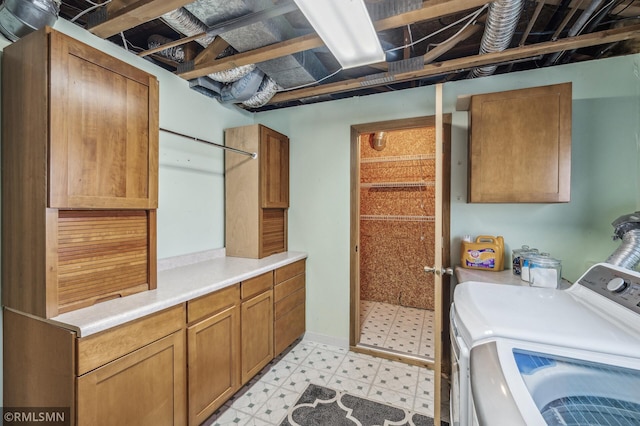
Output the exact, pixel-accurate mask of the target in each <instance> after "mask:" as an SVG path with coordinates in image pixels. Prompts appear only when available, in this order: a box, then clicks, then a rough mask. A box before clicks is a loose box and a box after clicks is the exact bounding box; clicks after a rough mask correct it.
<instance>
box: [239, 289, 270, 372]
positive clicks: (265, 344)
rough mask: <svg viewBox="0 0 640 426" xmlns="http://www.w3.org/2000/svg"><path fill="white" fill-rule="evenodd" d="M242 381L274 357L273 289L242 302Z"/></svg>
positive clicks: (258, 370)
mask: <svg viewBox="0 0 640 426" xmlns="http://www.w3.org/2000/svg"><path fill="white" fill-rule="evenodd" d="M241 324H242V383H243V384H244V383H246V382H248V381H249V380H250V379H251V378H252V377H253V376H255V375H256V374H257V373H258V372H260V370H262V368H263V367H264V366H265V365H267V364H268V363H269V361H271V360H272V359H273V290H269V291H265V292H264V293H262V294H259V295H258V296H255V297H253V298H251V299H248V300H246V301H244V302H242V319H241Z"/></svg>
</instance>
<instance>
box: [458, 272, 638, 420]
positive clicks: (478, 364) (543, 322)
mask: <svg viewBox="0 0 640 426" xmlns="http://www.w3.org/2000/svg"><path fill="white" fill-rule="evenodd" d="M451 340H452V358H453V359H452V364H453V365H452V370H453V375H452V381H453V383H452V395H451V405H452V412H451V421H452V423H453V425H461V426H467V425H470V424H475V423H479V424H482V425H492V426H493V425H500V424H504V425H509V426H515V425H519V424H522V425H535V424H540V425H544V424H553V423H548V422H546V420H541V419H546V417H545V416H546V415H547V414H545V413H546V411H545V410H548V409H555V410H556V412H560V411H563V410H565V411H564V412H568V411H566V407H565V408H559V407H561V405H560V404H561V403H562V401H563V400H564V401H573V402H575V401H578V400H580V401H587V399H585V398H587V397H591V396H593V397H594V398H595V397H600V398H609V400H610V402H611V403H612V404H617V403H628V405H627V406H626V408H625V410H626V411H622V412H621V413H622V414H621V415H622V417H621V418H622V419H626V418H628V417H629V416H631V419H633V421H636V423H624V422H623V421H621V423H603V422H593V423H585V424H593V425H599V424H632V425H640V401H638V400H637V399H638V398H636V399H634V397H632V396H634V395H635V396H638V395H640V379H639V377H640V376H639V375H638V374H637V373H638V371H640V273H638V272H634V271H631V270H629V269H624V268H620V267H616V266H613V265H610V264H606V263H601V264H597V265H595V266H593V267H591V268H590V269H589V270H588V271H587V272H585V273H584V274H583V276H582V277H581V278H580V279H579V280H578V281H577V282H576V283H575V284H574V285H572V286H571V288H569V289H567V290H557V289H548V288H534V287H525V286H509V285H504V284H488V283H480V282H465V283H462V284H459V285H458V286H457V287H456V290H455V293H454V304H453V305H452V309H451ZM527 357H529V358H527ZM526 359H530V360H535V361H539V362H542V363H543V364H544V363H549V365H551V366H547V368H540V369H539V370H535V371H534V372H535V373H536V374H532V373H531V371H533V370H530V371H529V372H528V373H527V372H525V371H527V367H526V365H525V364H526V362H527V361H525V360H526ZM543 360H546V361H543ZM545 365H546V364H545ZM617 368H620V369H623V370H616V369H617ZM616 371H617V373H616ZM621 372H624V374H627V375H628V378H629V379H628V381H624V382H621V383H623V384H624V385H625V386H626V387H627V388H628V395H630V396H626V397H625V396H623V395H622V394H619V393H615V394H614V393H610V394H607V393H606V392H605V391H603V389H605V388H602V387H601V388H597V387H596V385H595V383H596V382H600V381H603V380H604V381H607V380H609V379H611V378H612V377H614V376H616V374H622V373H621ZM543 376H544V380H543V379H541V377H543ZM547 376H553V377H552V379H548V378H547ZM577 377H580V379H579V380H577V379H576V378H577ZM616 377H617V376H616ZM578 382H581V383H583V384H584V386H583V390H580V389H578V387H577V386H576V383H578ZM609 382H610V384H611V386H612V387H613V388H616V389H618V388H619V386H617V385H616V384H617V382H615V381H611V380H609ZM589 388H591V389H592V390H594V391H595V390H596V388H597V390H598V392H592V393H589V392H588V390H589ZM549 389H562V392H559V393H549V392H548V391H549ZM545 392H546V394H545ZM563 398H564V399H563ZM567 398H568V399H567ZM576 398H577V399H576ZM580 398H582V399H580ZM541 401H542V402H541ZM612 401H617V402H612ZM550 404H551V405H550ZM553 404H555V405H553ZM606 406H607V405H606V404H605V407H606ZM533 407H535V409H534V408H533ZM589 409H590V410H591V408H589ZM576 412H577V411H576ZM509 413H510V414H509ZM634 416H635V417H634ZM563 421H564V420H563ZM624 421H626V420H624ZM557 424H564V423H561V422H560V423H557ZM567 424H571V423H567ZM573 424H582V423H580V422H578V423H573Z"/></svg>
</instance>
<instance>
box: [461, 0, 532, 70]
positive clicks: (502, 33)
mask: <svg viewBox="0 0 640 426" xmlns="http://www.w3.org/2000/svg"><path fill="white" fill-rule="evenodd" d="M522 5H523V1H522V0H497V1H494V2H493V3H491V4H490V5H489V13H488V15H487V21H486V24H485V29H484V34H483V35H482V41H481V42H480V54H481V55H482V54H485V53H493V52H501V51H503V50H505V49H506V48H508V47H509V44H510V43H511V39H512V38H513V34H514V33H515V31H516V27H517V25H518V20H519V19H520V12H521V11H522ZM496 68H497V66H496V65H488V66H484V67H478V68H474V69H473V70H472V71H471V73H470V77H472V78H473V77H484V76H488V75H491V74H493V73H494V72H495V71H496Z"/></svg>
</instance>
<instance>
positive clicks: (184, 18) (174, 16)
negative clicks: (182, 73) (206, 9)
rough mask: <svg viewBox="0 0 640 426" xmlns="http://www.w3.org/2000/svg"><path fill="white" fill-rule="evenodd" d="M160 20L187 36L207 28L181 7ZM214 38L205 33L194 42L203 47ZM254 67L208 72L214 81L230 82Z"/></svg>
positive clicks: (253, 65) (247, 66)
mask: <svg viewBox="0 0 640 426" xmlns="http://www.w3.org/2000/svg"><path fill="white" fill-rule="evenodd" d="M162 20H163V21H165V23H166V24H167V25H169V26H170V27H171V28H173V29H174V30H176V31H178V32H180V33H182V34H184V35H186V36H189V37H190V36H193V35H196V34H200V33H203V32H205V31H206V30H207V27H206V26H205V25H204V24H203V23H202V22H201V21H200V20H199V19H198V18H197V17H195V16H194V15H192V14H191V12H189V11H188V10H187V9H185V8H183V7H181V8H179V9H176V10H173V11H171V12H169V13H165V14H164V15H162ZM214 39H215V36H210V35H206V36H204V37H201V38H199V39H196V42H197V43H199V44H200V45H201V46H203V47H207V46H208V45H209V44H211V43H212V42H213V40H214ZM150 47H151V46H150ZM180 50H182V51H183V52H184V49H183V47H182V46H180ZM162 52H165V51H162ZM163 55H164V53H163ZM182 56H183V57H184V53H183V54H182ZM255 67H256V66H255V64H249V65H244V66H242V67H238V68H234V69H231V70H226V71H221V72H216V73H212V74H209V77H210V78H211V79H213V80H215V81H219V82H222V83H232V82H234V81H238V80H240V79H241V78H242V77H244V76H245V75H247V74H249V73H250V72H251V71H253V70H254V69H255Z"/></svg>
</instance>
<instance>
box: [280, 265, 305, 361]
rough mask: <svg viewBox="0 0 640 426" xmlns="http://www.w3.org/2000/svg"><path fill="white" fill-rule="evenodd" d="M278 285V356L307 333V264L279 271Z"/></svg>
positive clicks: (285, 267)
mask: <svg viewBox="0 0 640 426" xmlns="http://www.w3.org/2000/svg"><path fill="white" fill-rule="evenodd" d="M274 284H275V285H274V289H273V303H274V307H273V334H274V335H273V337H274V343H273V345H274V350H275V353H277V354H278V353H280V352H282V351H284V350H285V349H286V348H287V346H289V345H290V344H291V343H293V342H294V341H295V340H296V339H297V338H298V337H300V336H301V335H303V334H304V331H305V321H306V317H305V306H306V303H305V300H306V290H305V260H299V261H297V262H295V263H292V264H290V265H287V266H283V267H282V268H278V269H276V270H275V273H274Z"/></svg>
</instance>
